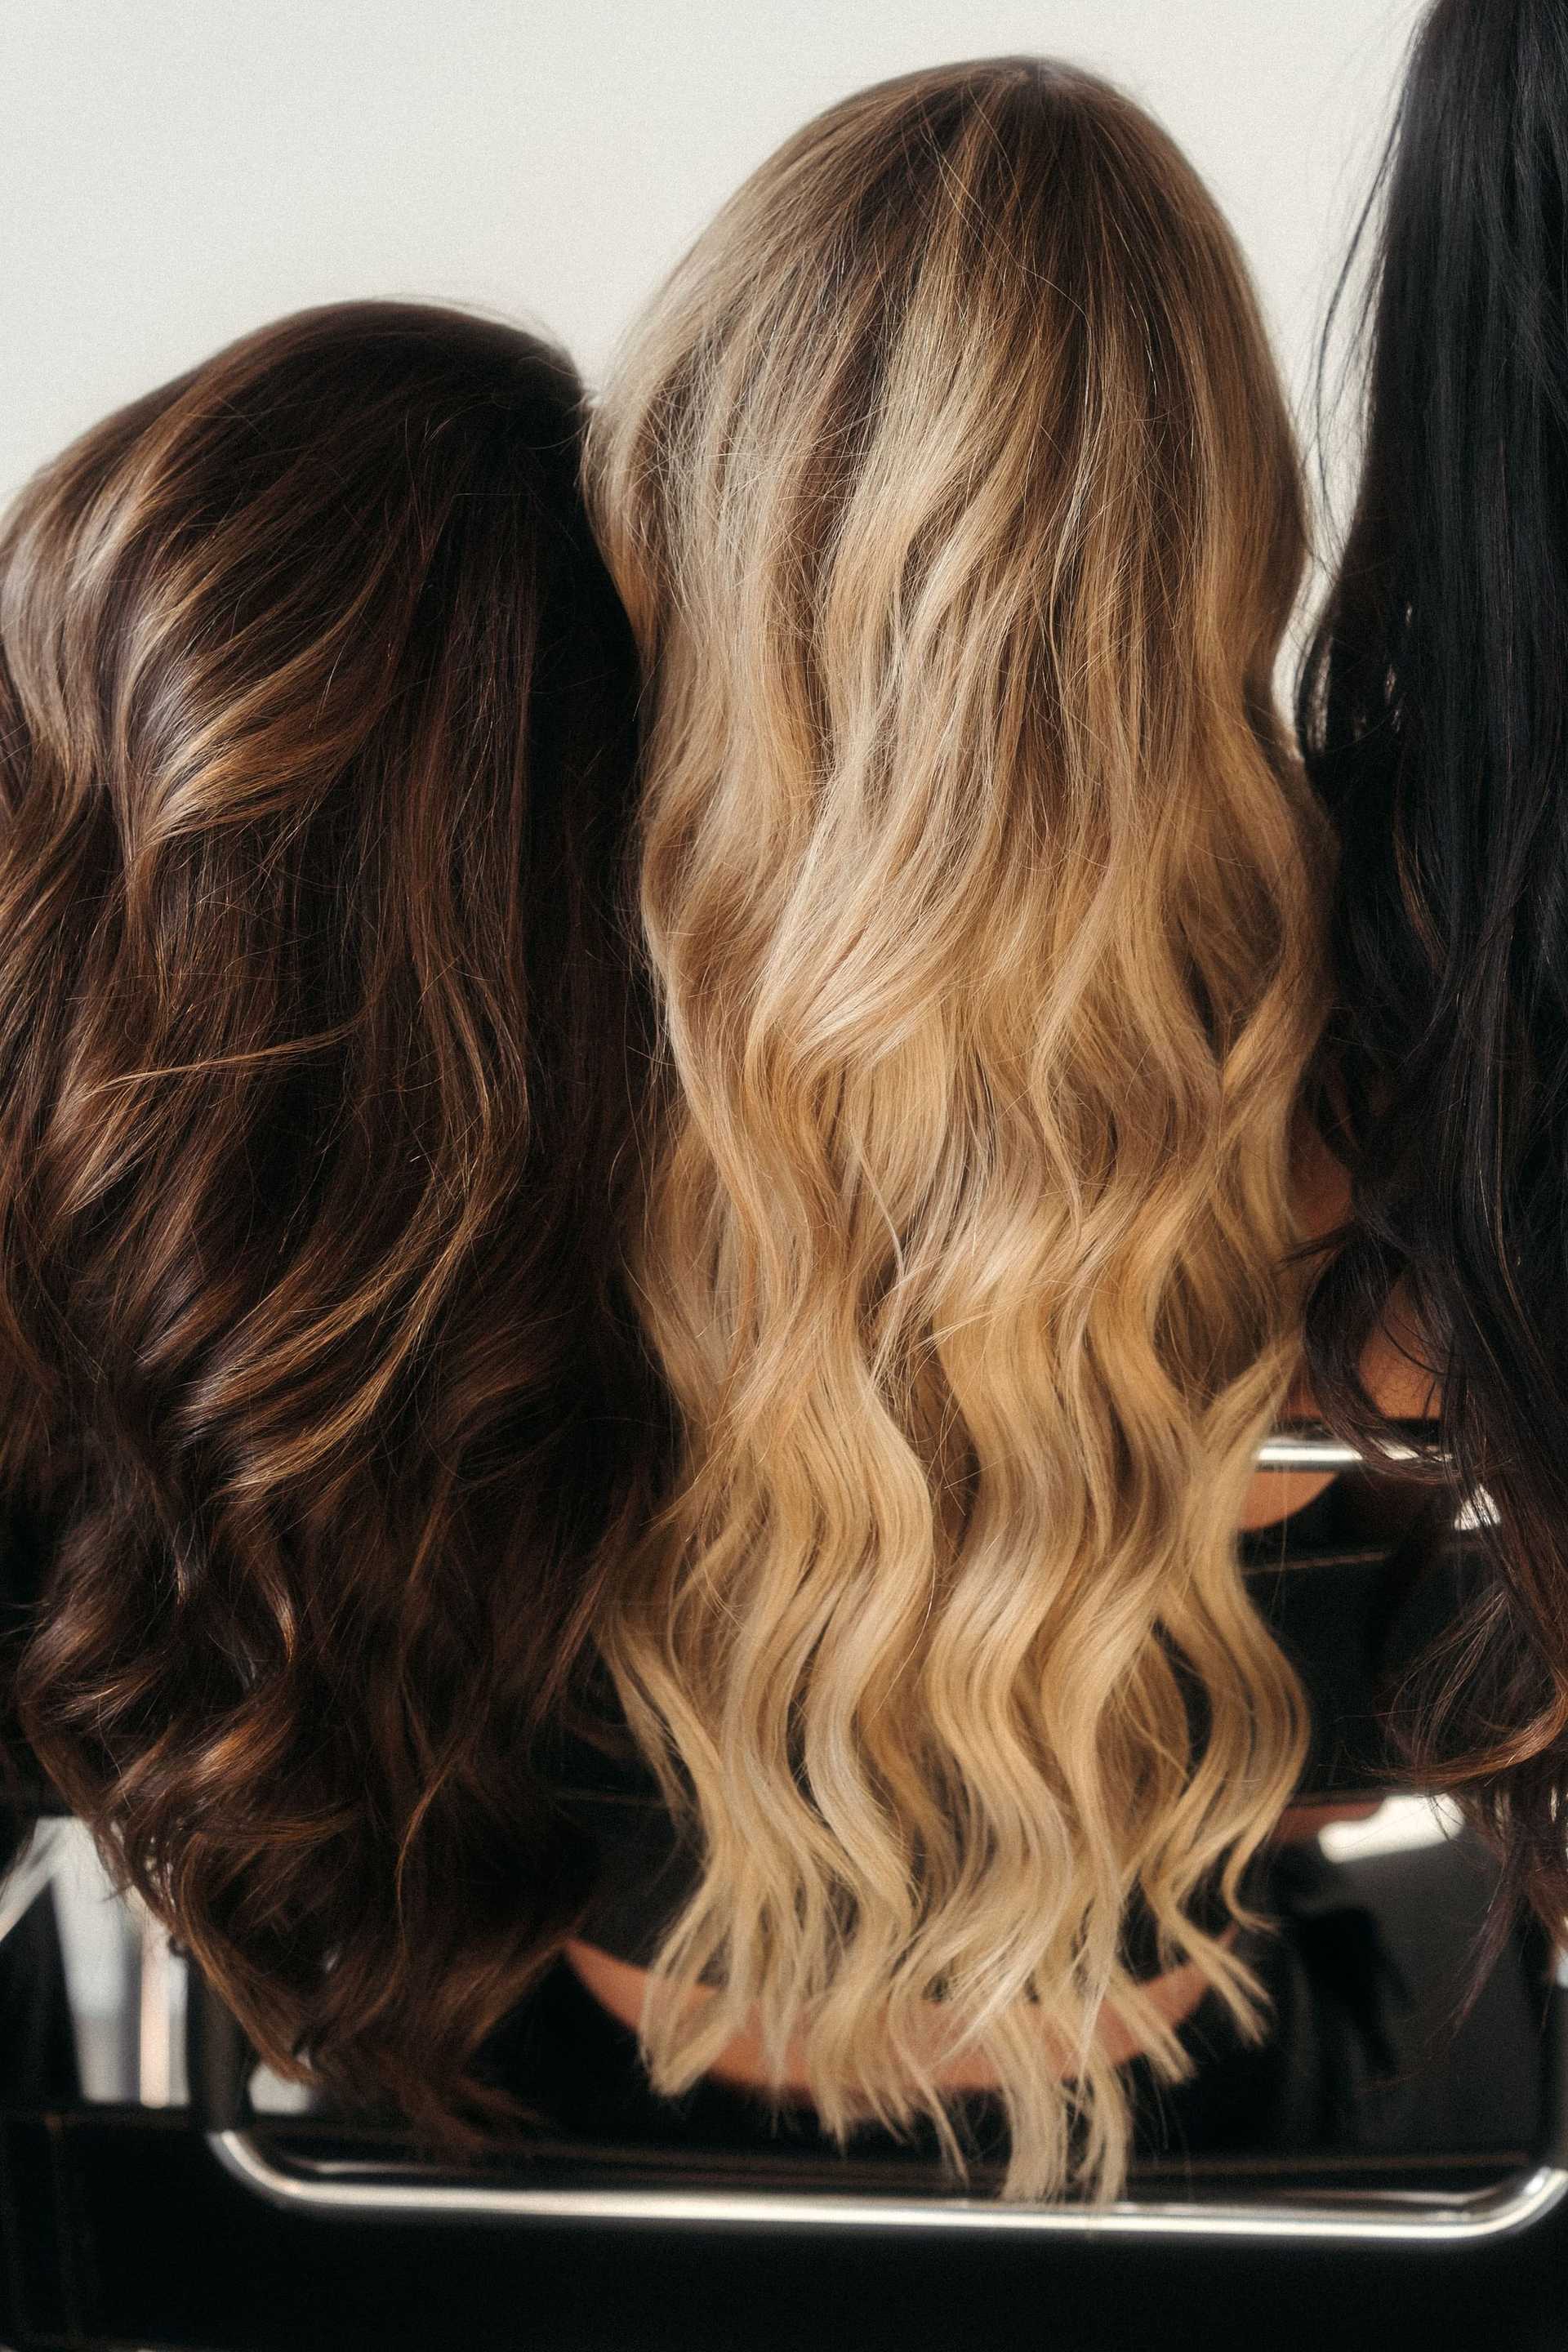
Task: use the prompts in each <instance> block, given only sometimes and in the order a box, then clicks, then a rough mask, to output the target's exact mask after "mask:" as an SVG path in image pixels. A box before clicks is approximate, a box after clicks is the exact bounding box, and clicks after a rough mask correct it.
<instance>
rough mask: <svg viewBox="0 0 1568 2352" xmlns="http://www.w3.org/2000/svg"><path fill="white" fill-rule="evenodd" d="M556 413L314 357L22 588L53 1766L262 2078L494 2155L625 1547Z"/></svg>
mask: <svg viewBox="0 0 1568 2352" xmlns="http://www.w3.org/2000/svg"><path fill="white" fill-rule="evenodd" d="M579 410H580V393H579V387H578V385H577V383H576V380H575V378H574V375H573V373H572V372H571V370H570V368H569V366H568V365H567V363H566V362H564V361H563V359H561V358H560V357H559V356H558V355H557V354H556V353H555V352H552V351H550V350H548V349H547V348H545V347H544V346H542V345H541V344H539V343H537V342H536V341H533V340H532V339H531V338H529V337H526V336H522V335H520V334H518V333H516V332H514V331H511V330H510V329H508V328H504V327H501V326H498V325H491V324H489V323H485V322H481V321H479V320H472V319H468V318H464V317H462V316H460V315H458V314H456V313H449V312H446V311H443V310H425V309H416V308H412V307H409V306H405V305H397V304H390V303H377V304H365V305H354V306H350V307H346V308H340V309H331V310H321V311H316V312H311V313H307V314H304V315H302V316H300V317H299V318H295V319H291V320H286V321H284V322H282V323H281V324H279V325H277V326H274V327H270V328H268V329H266V330H264V331H262V332H260V333H259V334H257V335H254V336H252V337H251V338H250V339H248V340H247V341H243V342H241V343H238V344H237V345H235V346H234V347H232V348H231V349H229V350H227V351H226V352H221V353H220V354H219V355H218V356H217V357H216V358H215V359H213V360H211V361H209V362H207V363H206V364H205V365H204V366H202V367H199V368H197V369H196V370H195V373H192V374H190V375H188V376H185V377H184V378H183V379H182V380H181V381H180V382H178V383H174V384H171V385H169V386H167V387H165V388H164V389H163V390H162V391H160V392H158V393H155V394H153V395H152V396H151V397H150V398H148V399H145V400H142V401H141V402H139V403H138V404H136V405H135V406H133V407H132V408H130V409H127V410H126V411H125V412H124V413H123V414H122V415H119V416H116V417H114V418H111V419H110V421H109V422H108V423H107V424H105V425H101V426H100V427H99V428H98V429H97V430H96V431H94V432H91V433H89V435H88V436H86V438H85V439H84V440H82V441H80V442H79V443H78V444H77V445H76V446H75V447H74V448H72V449H71V450H69V451H68V453H67V454H66V455H65V456H64V457H62V458H60V459H59V460H58V463H56V464H54V465H52V466H50V467H47V469H46V470H45V471H44V473H43V474H42V475H41V476H40V477H39V478H38V479H37V481H36V482H35V483H34V484H33V485H32V487H31V488H29V489H28V490H27V491H26V493H25V494H24V496H23V498H22V499H21V501H20V504H19V505H18V506H17V508H16V510H15V512H14V514H13V515H12V517H11V519H10V521H9V524H8V527H7V528H6V530H5V534H4V539H3V541H0V1482H3V1486H4V1490H5V1493H6V1494H7V1495H9V1496H11V1497H12V1498H13V1499H14V1500H16V1501H19V1502H22V1503H25V1505H26V1507H27V1509H28V1511H29V1512H30V1513H31V1514H32V1515H33V1516H34V1517H36V1518H37V1521H38V1522H39V1524H40V1525H41V1527H42V1528H43V1529H44V1530H45V1532H46V1538H47V1540H46V1543H45V1579H44V1591H43V1596H42V1600H41V1602H40V1605H39V1607H38V1609H37V1612H36V1615H35V1618H34V1621H33V1624H32V1631H31V1638H30V1640H29V1641H28V1643H27V1644H26V1649H25V1652H24V1654H23V1655H22V1656H21V1658H20V1660H19V1663H18V1664H17V1667H16V1697H17V1704H18V1706H19V1710H20V1717H21V1720H22V1722H23V1724H24V1726H25V1728H26V1736H27V1738H29V1739H30V1741H31V1743H32V1746H33V1748H34V1749H35V1751H36V1754H37V1758H38V1759H40V1760H41V1762H42V1764H43V1765H44V1767H45V1768H46V1769H47V1771H48V1773H49V1774H51V1775H52V1776H53V1778H54V1780H55V1781H56V1782H57V1783H58V1786H59V1788H60V1789H61V1790H63V1791H64V1793H65V1795H66V1797H67V1798H68V1800H69V1801H70V1803H71V1804H72V1806H73V1807H74V1808H76V1809H77V1811H79V1812H80V1813H81V1814H82V1815H83V1816H84V1817H85V1819H86V1820H87V1821H89V1822H90V1823H91V1825H92V1827H93V1829H94V1830H95V1832H97V1833H98V1835H99V1837H100V1839H101V1840H102V1841H103V1843H104V1844H105V1846H106V1848H107V1850H108V1851H109V1852H110V1854H111V1856H112V1857H113V1858H114V1860H115V1861H116V1862H117V1864H118V1865H119V1866H120V1867H121V1869H122V1871H123V1873H124V1874H125V1876H126V1877H127V1878H128V1879H129V1880H130V1881H131V1882H132V1883H133V1884H134V1885H135V1886H136V1887H137V1888H138V1889H139V1890H140V1891H141V1893H142V1895H144V1896H145V1898H146V1899H147V1901H148V1902H149V1903H150V1904H151V1905H152V1906H153V1908H154V1910H155V1911H156V1912H157V1913H158V1914H159V1915H160V1916H161V1917H162V1918H163V1919H164V1920H165V1921H166V1922H167V1923H168V1925H169V1926H170V1927H171V1928H172V1929H174V1931H175V1932H176V1933H177V1934H178V1935H179V1936H180V1937H183V1938H184V1941H185V1942H186V1944H187V1945H188V1946H189V1947H190V1948H191V1950H192V1951H193V1953H194V1954H195V1958H196V1960H197V1961H198V1962H199V1963H200V1965H201V1967H202V1968H203V1969H205V1971H206V1972H207V1973H208V1975H209V1976H210V1977H211V1978H212V1979H214V1980H215V1981H216V1984H217V1986H218V1987H219V1988H220V1989H221V1990H222V1991H223V1993H224V1994H225V1995H226V1998H227V2000H229V2001H230V2003H231V2004H232V2006H233V2008H234V2009H235V2011H237V2014H238V2016H239V2017H240V2019H241V2020H242V2021H243V2022H244V2023H245V2025H246V2026H247V2028H248V2030H249V2032H250V2033H251V2035H252V2037H253V2038H254V2040H255V2042H256V2043H257V2044H258V2047H259V2049H260V2050H261V2052H262V2053H264V2054H265V2055H266V2056H267V2057H268V2059H269V2060H270V2061H271V2063H273V2065H274V2066H276V2067H279V2069H280V2070H282V2071H284V2072H285V2073H289V2074H300V2073H302V2072H306V2071H309V2072H310V2074H313V2075H314V2077H315V2078H316V2079H318V2080H319V2081H321V2082H322V2083H324V2084H325V2085H326V2086H327V2087H328V2088H329V2089H331V2090H332V2091H334V2092H336V2093H338V2094H340V2095H347V2096H349V2097H351V2098H353V2099H355V2100H363V2099H366V2098H369V2099H371V2100H373V2101H374V2102H377V2103H378V2104H387V2103H390V2104H391V2105H393V2106H395V2108H397V2109H400V2110H401V2111H403V2112H404V2113H405V2114H406V2115H408V2116H412V2117H413V2118H414V2119H415V2120H416V2122H417V2123H420V2124H422V2125H424V2126H428V2127H429V2128H430V2129H431V2130H432V2131H436V2132H441V2131H447V2132H449V2133H452V2134H457V2135H458V2136H461V2134H462V2132H463V2130H464V2128H465V2124H464V2118H465V2116H468V2115H469V2113H470V2109H473V2108H474V2107H475V2103H476V2102H477V2107H478V2109H485V2108H487V2105H490V2104H493V2102H490V2101H488V2100H487V2095H485V2094H484V2093H483V2092H482V2091H480V2090H479V2088H478V2086H476V2085H475V2084H472V2083H471V2082H470V2081H469V2079H468V2071H467V2070H468V2062H469V2060H470V2057H471V2055H472V2053H473V2052H474V2050H475V2048H476V2046H477V2045H478V2043H479V2042H480V2040H481V2039H482V2037H483V2036H484V2034H485V2032H487V2030H488V2029H489V2026H490V2025H492V2024H493V2023H494V2022H495V2021H496V2020H497V2019H498V2018H499V2017H500V2015H501V2014H502V2013H503V2012H504V2011H506V2010H507V2009H508V2008H509V2007H510V2005H511V2003H512V2002H513V2001H514V2000H516V1998H517V1996H518V1994H519V1992H520V1991H521V1989H522V1988H523V1987H524V1986H525V1985H526V1983H527V1982H528V1981H529V1980H530V1979H531V1976H532V1975H533V1973H534V1972H535V1970H536V1969H538V1968H539V1966H540V1965H541V1964H542V1960H543V1959H544V1958H545V1957H547V1955H548V1954H549V1953H550V1952H551V1951H552V1950H553V1949H554V1948H555V1947H556V1946H557V1945H558V1944H559V1942H560V1940H561V1937H562V1936H563V1933H564V1932H565V1930H566V1928H567V1927H569V1926H570V1924H571V1921H572V1919H573V1917H574V1912H575V1907H576V1906H577V1904H578V1903H579V1901H580V1899H581V1896H582V1894H583V1891H584V1885H585V1883H586V1861H587V1857H586V1855H585V1853H584V1851H583V1850H582V1849H581V1845H580V1842H579V1841H577V1840H575V1839H574V1837H573V1836H572V1835H571V1833H570V1832H568V1831H567V1830H566V1828H565V1827H564V1825H563V1823H562V1822H560V1821H559V1820H558V1818H557V1816H556V1813H555V1811H554V1808H553V1807H552V1804H551V1801H550V1799H549V1794H548V1789H547V1786H546V1783H545V1780H544V1777H543V1775H542V1769H541V1766H540V1760H539V1755H538V1748H539V1742H540V1739H541V1738H542V1736H544V1734H545V1732H546V1731H547V1729H548V1727H549V1726H550V1724H551V1723H552V1721H553V1720H554V1719H555V1718H556V1717H558V1716H559V1715H560V1714H561V1713H562V1711H563V1708H565V1707H566V1706H567V1702H568V1700H569V1699H570V1696H571V1693H572V1690H573V1688H574V1670H575V1662H576V1661H577V1660H578V1659H579V1658H580V1657H581V1656H582V1654H583V1649H584V1634H585V1630H586V1628H587V1626H588V1624H589V1622H590V1621H591V1618H592V1615H593V1612H594V1608H595V1595H596V1592H597V1589H598V1586H599V1583H600V1582H601V1580H602V1579H603V1577H604V1576H605V1573H606V1572H607V1570H608V1567H609V1565H610V1564H611V1563H613V1561H614V1559H615V1558H616V1554H617V1552H618V1549H620V1548H621V1547H622V1546H623V1544H624V1541H625V1539H626V1536H627V1533H628V1531H629V1530H630V1529H631V1528H634V1527H636V1526H637V1524H638V1523H639V1520H640V1518H641V1517H642V1515H643V1513H644V1512H645V1511H646V1508H647V1500H646V1497H647V1489H648V1486H649V1481H650V1475H651V1467H652V1465H653V1462H654V1460H655V1457H656V1454H657V1450H658V1412H657V1410H656V1407H655V1404H654V1402H653V1395H652V1390H651V1386H650V1381H649V1376H648V1375H647V1372H646V1370H645V1360H644V1357H643V1354H642V1349H641V1343H640V1341H639V1339H637V1334H636V1328H635V1323H634V1322H633V1320H632V1318H630V1317H629V1315H628V1313H627V1312H626V1308H625V1307H624V1305H623V1302H622V1299H621V1297H620V1292H619V1287H618V1282H617V1277H616V1272H615V1257H614V1232H615V1228H616V1223H617V1222H618V1221H619V1219H620V1217H621V1215H622V1213H623V1212H622V1210H621V1207H620V1202H621V1200H622V1196H623V1193H624V1191H625V1187H626V1181H627V1178H628V1175H629V1172H630V1171H629V1167H628V1161H627V1153H626V1144H627V1139H628V1136H629V1134H630V1131H631V1123H632V1112H633V1106H634V1103H635V1099H636V1096H637V1088H638V1087H639V1085H640V1083H641V1071H642V1069H643V1066H644V1065H645V1062H646V1053H647V1034H646V1029H645V1016H644V1012H643V1008H642V1004H641V1002H640V999H639V994H638V990H637V984H636V981H635V973H634V967H633V959H632V954H631V949H630V945H629V940H628V926H627V923H626V915H625V904H626V902H625V901H624V898H623V885H624V877H625V875H626V861H625V848H624V845H625V840H626V824H627V819H628V815H629V808H628V794H629V789H630V777H631V772H632V759H633V714H634V710H635V684H636V657H635V651H634V648H633V646H632V644H631V640H630V637H629V635H628V633H627V631H626V625H625V621H624V617H623V616H622V614H621V613H620V611H619V607H618V605H617V604H616V599H615V595H614V592H613V590H612V589H611V587H610V585H609V583H608V581H607V579H606V578H605V572H604V569H603V566H602V564H601V562H600V561H599V558H598V556H597V553H596V551H595V548H594V545H593V541H592V537H591V534H590V533H589V530H588V526H587V522H586V518H585V515H584V511H583V509H582V504H581V495H580V491H579V488H578V484H577V463H578V440H579V425H580V414H579Z"/></svg>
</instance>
